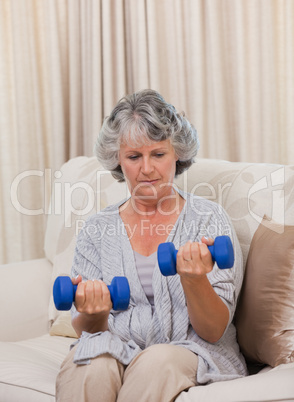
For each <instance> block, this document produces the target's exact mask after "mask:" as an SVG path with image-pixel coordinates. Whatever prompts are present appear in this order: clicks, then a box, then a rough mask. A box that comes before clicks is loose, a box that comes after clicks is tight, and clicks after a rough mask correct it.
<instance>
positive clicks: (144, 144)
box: [120, 140, 171, 151]
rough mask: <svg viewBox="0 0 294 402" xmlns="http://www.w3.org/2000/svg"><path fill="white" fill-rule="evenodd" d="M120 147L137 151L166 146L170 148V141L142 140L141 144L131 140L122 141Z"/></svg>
mask: <svg viewBox="0 0 294 402" xmlns="http://www.w3.org/2000/svg"><path fill="white" fill-rule="evenodd" d="M120 148H121V149H123V150H128V149H130V150H133V151H134V150H137V151H143V150H145V151H147V150H148V151H152V150H154V149H158V148H166V149H170V148H171V143H170V140H164V141H151V140H150V141H148V142H147V141H144V142H142V143H141V144H138V143H134V142H132V141H124V142H122V144H121V146H120Z"/></svg>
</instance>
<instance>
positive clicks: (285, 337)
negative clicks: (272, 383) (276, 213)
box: [236, 217, 294, 367]
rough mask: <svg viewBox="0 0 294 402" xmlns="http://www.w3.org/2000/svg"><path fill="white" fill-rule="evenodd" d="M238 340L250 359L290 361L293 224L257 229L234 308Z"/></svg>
mask: <svg viewBox="0 0 294 402" xmlns="http://www.w3.org/2000/svg"><path fill="white" fill-rule="evenodd" d="M236 326H237V331H238V341H239V344H240V347H241V350H242V352H243V354H244V355H245V357H246V358H247V359H248V360H250V361H255V362H260V363H265V364H269V365H270V366H272V367H275V366H277V365H279V364H282V363H289V362H294V226H283V225H278V224H274V223H272V222H270V221H269V220H268V219H267V218H266V217H265V218H264V219H263V221H262V223H261V225H260V226H259V227H258V229H257V231H256V233H255V235H254V237H253V240H252V243H251V246H250V251H249V255H248V260H247V265H246V272H245V278H244V282H243V288H242V291H241V295H240V300H239V303H238V307H237V311H236Z"/></svg>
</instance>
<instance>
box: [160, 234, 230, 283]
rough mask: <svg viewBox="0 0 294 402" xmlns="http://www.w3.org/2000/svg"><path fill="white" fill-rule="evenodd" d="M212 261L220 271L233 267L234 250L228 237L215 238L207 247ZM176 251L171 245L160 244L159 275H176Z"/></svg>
mask: <svg viewBox="0 0 294 402" xmlns="http://www.w3.org/2000/svg"><path fill="white" fill-rule="evenodd" d="M207 247H208V250H209V251H210V254H211V257H212V261H213V262H216V263H217V265H218V267H219V268H220V269H226V268H232V267H233V265H234V249H233V245H232V241H231V239H230V238H229V236H217V237H216V238H215V240H214V244H213V245H212V246H207ZM177 254H178V250H176V249H175V246H174V244H173V243H162V244H160V245H159V247H158V251H157V257H158V265H159V268H160V270H161V273H162V274H163V275H165V276H169V275H175V274H176V273H177V268H176V261H177Z"/></svg>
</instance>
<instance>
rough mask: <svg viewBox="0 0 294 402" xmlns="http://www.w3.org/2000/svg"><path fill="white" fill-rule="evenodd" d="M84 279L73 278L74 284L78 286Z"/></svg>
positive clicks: (78, 276) (79, 277)
mask: <svg viewBox="0 0 294 402" xmlns="http://www.w3.org/2000/svg"><path fill="white" fill-rule="evenodd" d="M82 280H83V278H82V277H81V275H77V276H76V277H75V278H71V281H72V284H73V285H77V284H78V283H80V282H82Z"/></svg>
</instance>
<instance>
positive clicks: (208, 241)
mask: <svg viewBox="0 0 294 402" xmlns="http://www.w3.org/2000/svg"><path fill="white" fill-rule="evenodd" d="M201 241H202V243H204V244H206V245H207V246H212V245H213V244H214V239H212V238H211V237H207V236H203V237H202V238H201Z"/></svg>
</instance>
